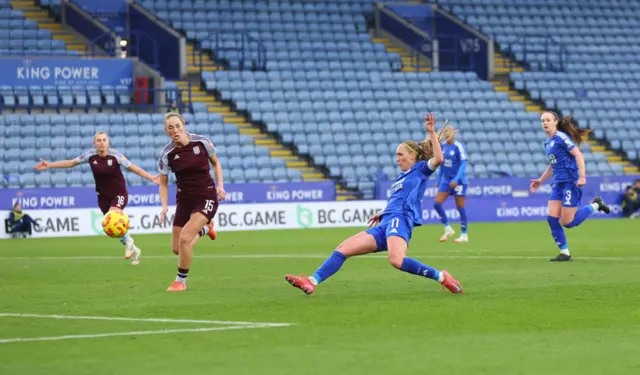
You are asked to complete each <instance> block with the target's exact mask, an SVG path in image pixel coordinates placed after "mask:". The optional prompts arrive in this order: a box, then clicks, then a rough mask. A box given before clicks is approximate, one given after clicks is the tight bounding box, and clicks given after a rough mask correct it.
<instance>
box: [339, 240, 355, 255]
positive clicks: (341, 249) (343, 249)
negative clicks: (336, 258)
mask: <svg viewBox="0 0 640 375" xmlns="http://www.w3.org/2000/svg"><path fill="white" fill-rule="evenodd" d="M336 251H337V252H339V253H340V254H342V255H344V257H345V258H349V257H350V256H351V255H352V254H351V250H350V249H349V247H348V246H345V244H344V242H343V243H341V244H340V245H338V247H336Z"/></svg>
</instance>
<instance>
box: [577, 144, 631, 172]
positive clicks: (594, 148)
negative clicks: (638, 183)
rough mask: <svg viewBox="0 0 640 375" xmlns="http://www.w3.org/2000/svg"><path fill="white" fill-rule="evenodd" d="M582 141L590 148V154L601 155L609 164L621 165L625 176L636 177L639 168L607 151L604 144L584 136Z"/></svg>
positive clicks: (613, 152) (611, 151)
mask: <svg viewBox="0 0 640 375" xmlns="http://www.w3.org/2000/svg"><path fill="white" fill-rule="evenodd" d="M582 140H583V141H585V142H586V143H587V144H588V145H589V146H590V148H591V152H593V153H598V154H603V155H604V156H605V158H606V159H607V162H608V163H609V164H617V165H621V166H622V169H623V170H624V174H625V175H637V174H638V172H640V168H638V166H637V165H633V164H632V163H630V162H629V161H627V160H625V159H624V158H623V157H622V156H621V155H618V154H616V152H615V151H613V150H610V149H608V148H607V146H606V144H605V143H604V142H600V141H599V140H598V139H592V138H589V136H588V135H584V136H583V137H582Z"/></svg>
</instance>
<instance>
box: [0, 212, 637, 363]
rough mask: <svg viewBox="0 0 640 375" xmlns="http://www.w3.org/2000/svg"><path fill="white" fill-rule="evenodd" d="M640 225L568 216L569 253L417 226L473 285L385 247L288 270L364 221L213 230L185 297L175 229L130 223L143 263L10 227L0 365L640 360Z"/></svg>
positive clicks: (110, 249) (527, 230)
mask: <svg viewBox="0 0 640 375" xmlns="http://www.w3.org/2000/svg"><path fill="white" fill-rule="evenodd" d="M638 228H639V227H638V222H637V221H625V220H610V221H606V220H592V221H589V222H586V223H585V224H584V225H583V226H581V227H580V228H576V229H573V230H570V231H567V235H568V239H569V245H570V249H571V250H572V253H573V255H574V257H575V260H574V261H572V262H569V263H562V264H556V263H549V262H548V261H547V258H548V257H551V256H555V255H556V253H557V249H556V247H555V245H554V243H553V240H552V239H551V237H550V235H549V230H548V227H547V224H546V222H529V223H510V224H473V223H472V224H471V225H470V232H469V233H470V239H471V242H470V243H468V244H459V245H458V244H453V243H445V244H440V243H439V242H438V238H439V236H440V234H441V231H442V228H441V227H440V226H424V227H420V228H417V229H416V230H415V231H414V237H413V239H412V242H411V247H410V249H409V254H410V255H411V256H414V257H416V258H418V259H419V260H421V261H423V262H425V263H427V264H430V265H432V266H434V267H436V268H438V269H446V270H448V271H450V272H451V273H452V275H454V276H455V277H456V278H458V279H459V280H460V281H461V282H462V284H463V287H464V290H465V293H464V294H463V295H453V294H450V293H449V292H442V291H441V288H440V285H439V284H437V283H435V282H433V281H431V280H427V279H424V278H420V277H416V276H412V275H409V274H405V273H403V272H399V271H397V270H394V269H393V268H391V266H389V264H388V262H387V261H386V259H385V258H384V255H382V254H378V255H373V256H368V257H360V258H354V259H350V260H348V261H347V262H346V263H345V266H344V267H343V269H342V270H341V271H340V272H338V273H337V274H336V275H335V276H334V277H333V278H331V279H330V280H328V281H327V282H326V283H323V284H322V285H321V286H320V287H319V288H318V289H316V292H315V293H314V294H313V295H311V296H305V295H304V294H303V293H302V292H300V291H299V290H297V289H294V288H292V287H291V286H290V285H289V284H288V283H287V282H286V281H285V280H284V274H285V273H306V274H310V273H313V271H315V269H316V268H317V266H318V265H319V264H320V263H321V262H322V261H324V258H325V257H326V256H327V255H329V254H330V252H331V251H332V250H333V249H334V248H335V247H336V246H337V245H338V244H339V243H340V241H341V240H342V239H344V238H346V237H347V236H349V235H351V234H354V233H356V232H357V231H358V228H348V229H318V230H293V231H264V232H224V233H219V238H218V240H216V241H210V240H208V239H202V240H201V241H200V242H199V243H198V245H197V246H196V254H197V255H196V258H195V259H194V264H193V267H192V269H191V274H190V275H189V279H188V286H189V291H188V292H186V293H177V294H171V293H167V292H166V288H167V286H169V284H170V282H171V281H172V280H173V278H174V277H175V271H176V258H175V257H174V256H173V254H172V253H171V248H170V247H169V243H170V242H169V241H170V240H169V236H167V235H146V236H142V235H140V236H135V239H136V243H137V245H138V246H139V247H141V248H142V249H143V258H142V263H141V264H140V265H139V266H131V265H130V264H129V262H128V261H126V260H124V258H123V253H124V251H123V248H122V246H121V245H120V243H119V242H118V241H117V240H114V239H110V238H106V237H91V238H89V237H86V238H59V239H28V240H6V241H1V242H0V248H1V249H2V250H0V274H1V275H2V283H1V284H0V374H64V375H72V374H92V375H97V374H119V375H120V374H154V375H156V374H171V375H175V374H189V375H195V374H225V375H226V374H251V375H255V374H260V375H264V374H274V375H276V374H277V375H286V374H322V375H326V374H401V373H403V374H404V373H420V374H433V373H438V374H447V375H453V374H509V375H515V374H535V375H539V374H544V375H549V374H558V375H560V374H562V375H566V374H580V375H587V374H598V375H601V374H634V373H640V356H638V350H639V347H640V307H638V306H639V305H638V301H639V300H640V297H639V296H640V272H639V269H640V255H639V254H638V251H640V249H639V246H638V245H639V244H640V240H639V238H640V237H639V234H638V233H639V232H638ZM11 314H36V315H47V316H49V315H63V316H71V317H104V319H102V318H101V319H88V318H83V319H75V318H73V319H56V318H53V317H42V316H19V315H11ZM119 317H120V318H137V319H141V320H126V319H125V320H118V319H115V318H119ZM149 319H151V320H149ZM153 319H156V320H153ZM162 319H168V320H166V321H165V320H162ZM175 320H194V321H196V322H181V321H175ZM237 321H240V322H243V323H234V322H237ZM260 323H270V324H273V323H288V324H290V325H283V326H272V325H268V324H263V325H260ZM184 330H188V331H184ZM183 331H184V332H183ZM132 332H138V334H133V333H132ZM149 333H151V334H149ZM65 337H66V339H61V338H65ZM47 338H54V339H55V341H49V339H47ZM17 339H25V340H33V339H37V340H43V341H22V342H21V341H17Z"/></svg>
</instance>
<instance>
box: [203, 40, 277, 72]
mask: <svg viewBox="0 0 640 375" xmlns="http://www.w3.org/2000/svg"><path fill="white" fill-rule="evenodd" d="M207 42H209V43H207ZM197 47H198V48H194V49H193V54H192V57H193V61H194V63H195V64H196V66H197V67H198V68H199V69H200V71H203V67H204V64H203V57H204V55H205V54H206V53H207V52H206V51H207V50H211V51H214V52H213V60H214V62H215V63H216V64H217V65H218V66H224V64H225V63H227V64H229V65H231V67H232V68H233V69H238V70H261V71H264V70H266V69H267V48H266V47H265V45H264V43H262V41H261V40H259V39H258V38H255V37H253V36H251V35H249V34H248V33H238V32H230V31H216V32H214V33H213V34H212V35H211V37H210V39H208V40H201V41H199V42H198V43H197ZM235 57H237V59H236V58H235ZM236 64H237V65H236Z"/></svg>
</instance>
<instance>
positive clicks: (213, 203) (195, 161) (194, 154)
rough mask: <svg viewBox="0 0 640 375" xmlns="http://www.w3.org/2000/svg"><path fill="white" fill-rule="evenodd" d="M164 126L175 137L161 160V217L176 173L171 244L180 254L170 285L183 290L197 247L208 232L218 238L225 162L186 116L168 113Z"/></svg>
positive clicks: (223, 195)
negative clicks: (193, 129)
mask: <svg viewBox="0 0 640 375" xmlns="http://www.w3.org/2000/svg"><path fill="white" fill-rule="evenodd" d="M164 130H165V132H166V133H167V135H168V136H169V138H171V142H169V143H168V144H167V145H166V146H165V147H164V149H162V152H161V153H160V160H159V161H158V169H159V171H160V201H161V202H162V212H161V214H160V217H161V220H164V219H165V216H166V214H167V210H168V202H169V188H168V184H169V173H170V172H173V173H174V174H175V176H176V185H177V193H176V212H175V215H174V217H173V230H172V233H171V244H172V247H173V252H174V253H175V254H177V255H178V257H179V258H178V274H177V276H176V279H175V281H174V282H173V283H172V284H171V285H170V286H169V288H168V289H167V290H168V291H170V292H179V291H183V290H186V289H187V284H186V279H187V275H188V274H189V268H190V267H191V262H192V260H193V247H194V246H195V244H196V242H198V239H199V238H200V237H202V236H204V235H208V236H209V238H211V239H212V240H215V238H216V233H215V231H214V230H213V221H212V219H213V217H214V215H215V214H216V211H217V210H218V201H219V200H224V199H225V197H226V193H225V191H224V182H223V180H222V166H221V165H220V161H219V160H218V156H217V155H216V149H215V147H214V146H213V143H212V142H211V140H209V139H208V138H207V137H204V136H201V135H197V134H193V133H188V132H187V131H186V129H185V121H184V118H183V117H182V116H181V115H179V114H177V113H167V114H165V117H164ZM209 164H211V165H212V166H213V172H214V174H215V177H216V182H217V185H216V183H215V182H214V181H213V179H212V178H211V173H210V172H209V170H210V167H209Z"/></svg>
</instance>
